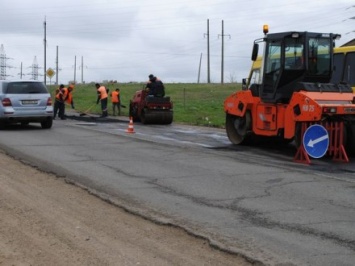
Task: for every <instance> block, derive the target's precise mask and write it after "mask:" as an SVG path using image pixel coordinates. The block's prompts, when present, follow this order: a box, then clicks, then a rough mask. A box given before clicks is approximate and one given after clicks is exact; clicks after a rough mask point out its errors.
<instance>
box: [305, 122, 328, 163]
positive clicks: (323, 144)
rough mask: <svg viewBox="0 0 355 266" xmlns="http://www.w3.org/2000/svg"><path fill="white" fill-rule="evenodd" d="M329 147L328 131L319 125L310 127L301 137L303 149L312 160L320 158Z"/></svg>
mask: <svg viewBox="0 0 355 266" xmlns="http://www.w3.org/2000/svg"><path fill="white" fill-rule="evenodd" d="M328 146H329V135H328V131H327V130H326V129H325V128H324V127H323V126H321V125H312V126H310V127H308V128H307V130H306V132H305V133H304V135H303V147H304V149H305V150H306V152H307V154H308V155H309V156H311V157H312V158H316V159H317V158H321V157H323V156H324V155H325V153H326V152H327V150H328Z"/></svg>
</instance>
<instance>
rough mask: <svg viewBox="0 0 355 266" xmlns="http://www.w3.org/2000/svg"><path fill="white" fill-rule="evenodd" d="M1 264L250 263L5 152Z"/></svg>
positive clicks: (0, 188)
mask: <svg viewBox="0 0 355 266" xmlns="http://www.w3.org/2000/svg"><path fill="white" fill-rule="evenodd" d="M0 169H1V171H0V265H74V266H75V265H241V266H246V265H251V264H250V263H249V262H247V261H246V260H245V259H243V258H241V257H238V256H236V255H232V254H227V253H224V252H221V251H219V250H215V249H213V248H211V247H210V246H209V244H208V242H207V241H205V240H202V239H197V238H195V237H193V236H190V235H188V234H187V233H186V232H184V231H183V230H180V229H177V228H173V227H169V226H162V225H158V224H155V223H153V222H150V221H147V220H144V219H142V218H141V217H137V216H135V215H133V214H130V213H127V212H125V211H124V210H122V209H120V208H118V207H116V206H113V205H111V204H109V203H107V202H104V201H103V200H101V199H99V198H97V197H95V196H93V195H91V194H89V193H88V192H87V191H85V190H83V189H81V188H79V187H76V186H74V185H71V184H68V183H66V182H65V180H64V179H63V178H57V177H56V176H54V175H51V174H48V173H43V172H41V171H39V170H38V169H36V168H34V167H31V166H29V165H26V164H24V163H22V162H20V161H17V160H15V159H13V158H11V157H9V156H7V155H6V154H5V153H3V152H1V151H0Z"/></svg>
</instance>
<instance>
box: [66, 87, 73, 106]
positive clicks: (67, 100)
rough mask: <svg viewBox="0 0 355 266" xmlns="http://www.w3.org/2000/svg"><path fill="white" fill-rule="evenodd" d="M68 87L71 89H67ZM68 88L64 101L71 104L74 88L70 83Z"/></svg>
mask: <svg viewBox="0 0 355 266" xmlns="http://www.w3.org/2000/svg"><path fill="white" fill-rule="evenodd" d="M69 88H71V90H69ZM69 88H68V90H67V91H68V96H67V99H66V102H67V103H68V104H72V102H73V90H74V87H73V86H72V85H70V86H69Z"/></svg>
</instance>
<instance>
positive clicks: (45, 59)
mask: <svg viewBox="0 0 355 266" xmlns="http://www.w3.org/2000/svg"><path fill="white" fill-rule="evenodd" d="M43 25H44V68H43V69H44V73H43V74H44V84H45V85H46V84H47V73H46V71H47V21H46V17H44V23H43Z"/></svg>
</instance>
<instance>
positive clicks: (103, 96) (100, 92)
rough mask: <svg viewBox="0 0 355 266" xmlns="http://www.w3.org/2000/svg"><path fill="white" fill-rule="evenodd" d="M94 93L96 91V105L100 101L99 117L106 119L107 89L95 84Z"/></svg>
mask: <svg viewBox="0 0 355 266" xmlns="http://www.w3.org/2000/svg"><path fill="white" fill-rule="evenodd" d="M95 87H96V91H97V101H96V104H99V102H100V101H101V111H102V115H101V117H107V115H108V113H107V97H108V91H109V90H108V89H106V88H105V86H101V85H100V84H99V83H96V84H95Z"/></svg>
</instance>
